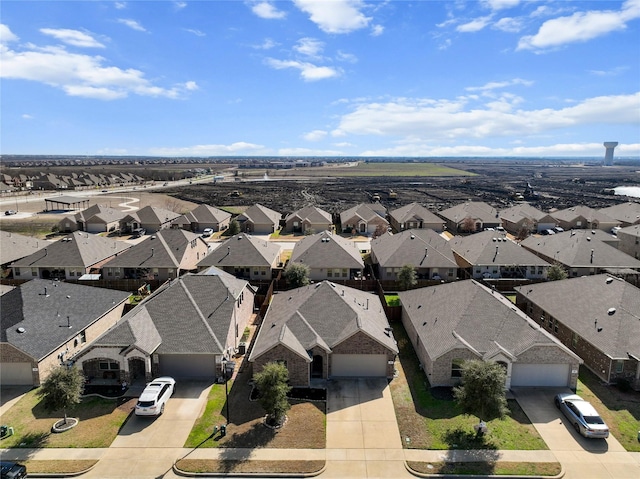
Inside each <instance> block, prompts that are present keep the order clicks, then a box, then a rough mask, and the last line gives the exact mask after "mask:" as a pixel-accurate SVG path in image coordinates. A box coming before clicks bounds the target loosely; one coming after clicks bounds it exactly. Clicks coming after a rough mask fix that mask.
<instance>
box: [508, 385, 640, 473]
mask: <svg viewBox="0 0 640 479" xmlns="http://www.w3.org/2000/svg"><path fill="white" fill-rule="evenodd" d="M559 392H570V391H569V390H568V389H554V388H516V389H515V390H514V395H515V397H516V399H517V400H518V404H520V407H522V409H523V410H524V412H525V414H526V415H527V416H528V417H529V419H530V420H531V423H532V424H533V425H534V426H535V428H536V430H537V431H538V433H539V434H540V436H542V439H544V441H545V442H546V443H547V446H549V449H550V450H551V451H552V452H553V454H554V455H555V456H556V458H557V459H558V461H559V462H560V463H561V464H562V465H563V466H564V468H565V471H566V474H565V476H564V477H565V478H566V479H590V478H593V479H637V478H638V477H640V465H639V464H638V463H637V462H636V461H635V460H634V458H633V456H632V455H631V454H629V453H628V452H626V451H625V450H624V448H623V447H622V445H620V443H619V442H618V440H617V439H616V438H615V437H613V436H611V435H610V436H609V437H608V438H607V439H587V438H585V437H583V436H581V435H580V434H578V433H577V432H576V431H575V429H574V428H573V425H572V424H571V423H570V422H569V421H567V420H566V418H565V416H564V415H563V414H562V412H560V410H559V409H557V408H556V407H555V405H554V403H553V398H554V396H555V395H556V394H557V393H559Z"/></svg>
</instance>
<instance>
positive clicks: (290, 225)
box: [283, 206, 333, 233]
mask: <svg viewBox="0 0 640 479" xmlns="http://www.w3.org/2000/svg"><path fill="white" fill-rule="evenodd" d="M283 229H284V231H285V232H287V233H319V232H321V231H325V230H326V231H333V219H332V218H331V213H328V212H327V211H325V210H323V209H321V208H318V207H317V206H305V207H304V208H300V209H299V210H297V211H294V212H293V213H291V214H289V215H287V216H286V218H285V220H284V228H283Z"/></svg>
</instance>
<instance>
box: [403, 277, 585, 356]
mask: <svg viewBox="0 0 640 479" xmlns="http://www.w3.org/2000/svg"><path fill="white" fill-rule="evenodd" d="M398 296H399V297H400V301H401V302H402V306H403V310H404V312H405V313H406V315H407V318H408V319H409V320H410V321H411V323H412V324H413V326H414V328H415V330H416V331H417V332H418V335H419V337H420V341H421V343H423V344H424V345H425V350H426V352H427V354H428V355H429V357H430V358H431V359H432V360H436V359H438V358H439V357H440V356H442V355H443V354H445V353H447V352H448V351H451V350H452V349H455V348H467V349H470V350H472V351H475V352H476V354H477V355H478V356H479V358H489V357H491V356H492V355H493V354H495V353H497V352H499V351H500V350H502V351H506V352H508V354H511V355H512V356H514V357H517V356H518V355H519V354H521V353H522V352H524V351H526V350H527V349H529V348H530V347H532V346H534V345H539V344H543V345H544V344H546V345H557V346H558V347H559V348H562V349H563V350H565V351H566V352H567V354H569V355H572V356H575V355H574V354H573V353H571V352H570V351H569V350H568V349H567V348H566V347H564V346H563V345H562V344H560V342H558V340H556V339H555V338H553V336H551V335H550V334H549V333H547V332H546V331H545V330H544V329H542V328H541V327H540V326H538V325H537V324H536V323H535V322H534V321H533V320H532V319H530V318H529V317H528V316H527V315H525V314H524V313H523V312H522V311H520V310H519V309H518V308H516V307H515V305H514V304H513V303H511V301H509V300H508V299H506V298H505V297H504V296H502V295H501V294H499V293H496V292H494V291H492V290H491V289H489V288H486V287H485V286H482V285H481V284H480V283H478V282H477V281H474V280H465V281H458V282H455V283H447V284H443V285H439V286H431V287H428V288H420V289H414V290H410V291H403V292H400V293H398Z"/></svg>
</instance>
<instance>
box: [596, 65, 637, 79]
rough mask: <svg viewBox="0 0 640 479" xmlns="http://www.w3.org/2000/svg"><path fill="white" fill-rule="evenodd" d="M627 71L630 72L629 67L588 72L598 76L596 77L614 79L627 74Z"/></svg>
mask: <svg viewBox="0 0 640 479" xmlns="http://www.w3.org/2000/svg"><path fill="white" fill-rule="evenodd" d="M627 70H629V67H628V66H624V67H615V68H611V69H609V70H588V71H589V73H590V74H592V75H596V76H601V77H614V76H618V75H621V74H622V73H624V72H626V71H627Z"/></svg>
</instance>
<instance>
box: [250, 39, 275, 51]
mask: <svg viewBox="0 0 640 479" xmlns="http://www.w3.org/2000/svg"><path fill="white" fill-rule="evenodd" d="M277 45H278V43H276V42H275V41H273V40H272V39H271V38H265V39H264V41H263V42H262V43H261V44H260V45H253V48H255V49H256V50H271V49H272V48H273V47H275V46H277Z"/></svg>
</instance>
